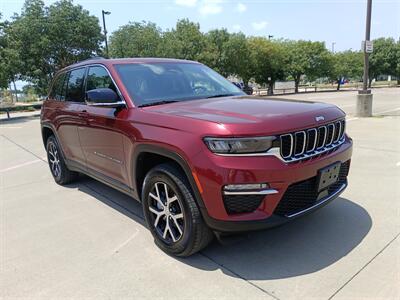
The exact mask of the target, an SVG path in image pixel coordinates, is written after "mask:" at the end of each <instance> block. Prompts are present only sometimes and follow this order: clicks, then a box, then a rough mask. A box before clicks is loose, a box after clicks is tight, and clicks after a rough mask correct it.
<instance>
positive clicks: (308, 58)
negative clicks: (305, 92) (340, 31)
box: [282, 40, 332, 92]
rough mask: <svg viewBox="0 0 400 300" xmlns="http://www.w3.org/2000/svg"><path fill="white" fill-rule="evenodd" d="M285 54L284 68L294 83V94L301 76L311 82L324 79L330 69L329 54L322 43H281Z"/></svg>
mask: <svg viewBox="0 0 400 300" xmlns="http://www.w3.org/2000/svg"><path fill="white" fill-rule="evenodd" d="M282 45H283V49H284V52H285V68H286V72H287V74H288V75H290V76H292V77H293V79H294V81H295V88H296V92H297V91H298V86H299V83H300V79H301V76H303V75H305V76H307V79H309V80H312V79H316V78H319V77H326V76H327V75H328V72H329V70H330V69H331V67H332V66H331V59H330V53H329V52H328V50H327V49H326V48H325V44H324V43H322V42H311V41H302V40H300V41H285V42H283V43H282Z"/></svg>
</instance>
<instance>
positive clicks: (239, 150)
mask: <svg viewBox="0 0 400 300" xmlns="http://www.w3.org/2000/svg"><path fill="white" fill-rule="evenodd" d="M275 139H276V138H275V137H273V136H267V137H254V138H212V137H208V138H205V139H204V142H205V143H206V145H207V147H208V149H210V150H211V151H212V152H214V153H218V154H249V153H263V152H267V151H268V150H269V149H270V148H271V147H272V142H273V141H274V140H275Z"/></svg>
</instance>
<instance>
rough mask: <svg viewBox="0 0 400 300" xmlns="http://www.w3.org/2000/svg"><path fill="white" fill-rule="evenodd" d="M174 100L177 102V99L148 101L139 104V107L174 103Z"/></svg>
mask: <svg viewBox="0 0 400 300" xmlns="http://www.w3.org/2000/svg"><path fill="white" fill-rule="evenodd" d="M174 102H179V101H176V100H161V101H155V102H150V103H144V104H141V105H139V107H146V106H153V105H161V104H167V103H174Z"/></svg>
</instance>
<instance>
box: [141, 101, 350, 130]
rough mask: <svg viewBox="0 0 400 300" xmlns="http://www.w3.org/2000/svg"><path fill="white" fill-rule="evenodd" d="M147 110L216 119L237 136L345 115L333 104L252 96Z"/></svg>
mask: <svg viewBox="0 0 400 300" xmlns="http://www.w3.org/2000/svg"><path fill="white" fill-rule="evenodd" d="M146 110H147V111H151V112H156V113H160V114H166V115H170V116H179V117H184V118H190V119H196V120H203V121H206V122H213V123H216V124H219V125H223V126H224V127H225V128H226V129H227V130H228V131H229V132H230V133H231V134H234V135H246V134H266V133H268V134H275V133H283V132H288V131H294V130H298V129H303V128H307V127H313V126H319V125H322V124H324V123H328V122H330V121H333V120H335V119H338V118H341V117H344V116H345V114H344V113H343V111H342V110H340V109H339V108H338V107H336V106H334V105H331V104H326V103H321V102H310V101H298V100H289V99H271V98H257V97H248V96H247V97H246V96H243V97H242V96H239V97H224V98H214V99H204V100H193V101H183V102H176V103H171V104H166V105H159V106H150V107H148V108H146ZM317 117H318V119H319V121H317V120H316V118H317ZM322 119H323V120H322Z"/></svg>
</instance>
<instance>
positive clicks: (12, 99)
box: [9, 82, 14, 103]
mask: <svg viewBox="0 0 400 300" xmlns="http://www.w3.org/2000/svg"><path fill="white" fill-rule="evenodd" d="M9 88H10V97H11V103H14V96H13V93H12V88H11V82H10V84H9Z"/></svg>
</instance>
